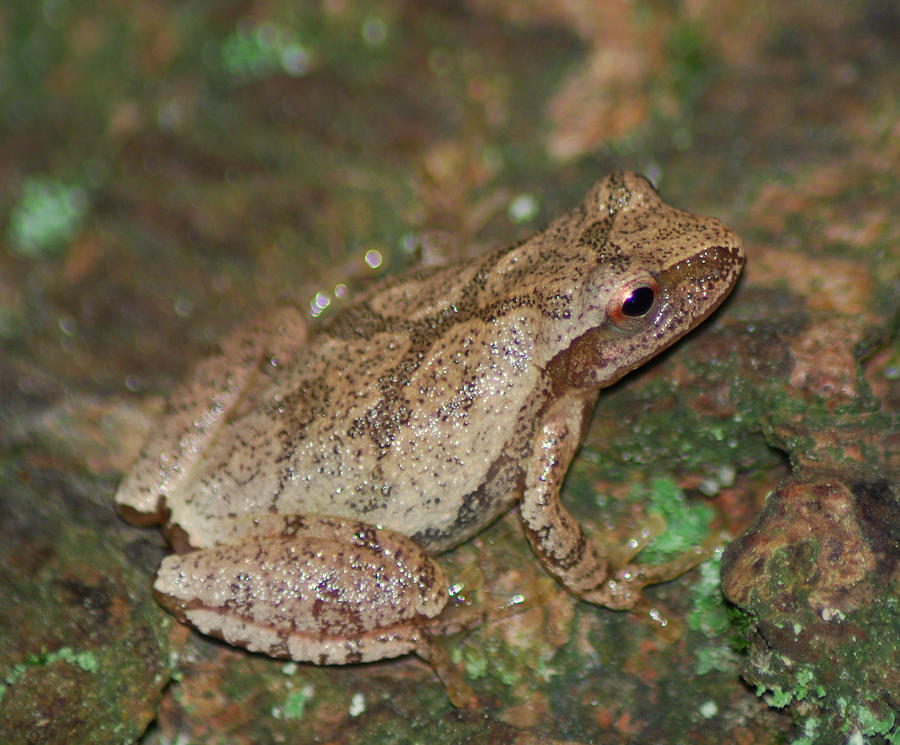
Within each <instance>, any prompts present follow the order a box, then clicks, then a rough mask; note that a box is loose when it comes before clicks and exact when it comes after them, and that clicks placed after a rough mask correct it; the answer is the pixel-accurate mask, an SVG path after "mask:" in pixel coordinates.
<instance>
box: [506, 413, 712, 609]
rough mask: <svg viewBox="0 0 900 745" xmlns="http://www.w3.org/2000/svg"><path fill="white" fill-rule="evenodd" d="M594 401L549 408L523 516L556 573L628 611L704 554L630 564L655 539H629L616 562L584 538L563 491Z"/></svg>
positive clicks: (572, 586)
mask: <svg viewBox="0 0 900 745" xmlns="http://www.w3.org/2000/svg"><path fill="white" fill-rule="evenodd" d="M593 403H594V401H593V398H592V397H584V398H582V397H575V396H564V397H562V398H560V399H559V400H557V401H556V402H555V403H554V404H553V405H552V406H551V408H550V410H549V411H548V412H547V414H546V416H545V418H544V420H543V422H542V423H541V426H540V427H539V428H538V431H537V436H536V438H535V441H534V446H533V452H532V458H531V460H530V463H529V468H528V472H527V474H526V482H525V490H524V494H523V496H522V500H521V503H520V514H521V518H522V522H523V524H524V526H525V532H526V534H527V535H528V538H529V540H530V541H531V545H532V547H533V548H534V551H535V553H537V555H538V556H539V557H540V559H541V560H542V562H543V563H544V565H545V566H546V567H547V569H548V571H550V573H551V574H553V575H554V576H555V577H556V578H557V579H559V581H560V582H562V584H563V585H565V586H566V587H567V588H568V589H569V590H570V591H571V592H573V593H574V594H576V595H578V596H579V597H580V598H582V599H584V600H587V601H588V602H590V603H596V604H598V605H603V606H606V607H608V608H613V609H616V610H624V609H628V608H633V607H634V606H635V605H636V604H637V603H638V602H639V601H640V600H641V590H642V589H643V588H644V587H646V586H647V585H652V584H656V583H658V582H665V581H667V580H670V579H674V578H675V577H677V576H679V575H681V574H683V573H684V572H685V571H687V570H688V569H690V568H691V567H693V566H695V565H696V564H698V563H699V562H700V561H701V560H702V559H703V556H704V554H703V552H702V551H697V552H690V553H687V554H685V555H683V556H681V557H677V558H676V559H674V560H673V561H671V562H668V563H664V564H655V565H643V564H632V563H629V560H630V559H631V557H633V556H634V555H635V554H636V553H637V552H638V551H639V550H640V549H641V548H643V545H645V544H646V542H647V539H648V538H649V539H652V538H653V537H654V535H652V534H646V535H644V536H642V537H641V539H638V538H635V539H633V540H632V541H630V543H631V544H632V547H631V550H627V551H625V552H618V553H619V555H620V557H621V558H619V560H618V562H616V563H614V562H613V561H611V560H608V559H607V558H606V557H604V556H602V555H601V553H600V552H599V551H598V549H597V547H596V546H594V544H593V543H592V542H591V541H590V540H588V538H587V537H586V536H585V534H584V532H583V531H582V530H581V526H580V525H579V524H578V522H577V521H576V520H575V518H574V517H572V515H571V514H570V513H569V511H568V510H566V508H565V507H564V506H563V504H562V502H561V501H560V498H559V490H560V486H561V485H562V481H563V479H564V477H565V475H566V471H567V470H568V468H569V463H570V462H571V460H572V457H573V455H574V454H575V451H576V450H577V449H578V446H579V443H580V441H581V433H582V431H583V429H584V426H585V424H586V421H587V418H588V416H589V415H590V412H591V409H592V408H593ZM642 540H643V543H642Z"/></svg>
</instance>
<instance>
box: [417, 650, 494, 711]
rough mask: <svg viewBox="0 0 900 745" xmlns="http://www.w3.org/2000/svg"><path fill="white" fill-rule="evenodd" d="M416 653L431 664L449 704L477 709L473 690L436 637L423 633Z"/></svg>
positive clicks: (461, 707) (477, 704)
mask: <svg viewBox="0 0 900 745" xmlns="http://www.w3.org/2000/svg"><path fill="white" fill-rule="evenodd" d="M416 654H417V655H418V656H419V657H421V658H422V659H423V660H425V662H427V663H428V664H429V665H431V668H432V669H433V670H434V672H435V673H436V674H437V676H438V678H440V680H441V683H443V685H444V690H445V691H447V698H449V699H450V703H451V704H453V705H454V706H455V707H456V708H457V709H477V708H478V707H479V703H478V698H477V696H476V695H475V692H474V691H473V690H472V689H471V688H470V687H469V685H468V683H466V681H465V680H464V679H463V676H462V673H461V672H460V671H459V668H458V667H456V665H454V664H453V662H452V661H451V660H450V655H448V654H447V650H446V649H444V647H443V646H441V643H440V642H439V641H438V640H437V639H432V638H431V637H429V636H427V635H423V637H422V638H421V639H420V640H419V643H418V645H417V646H416Z"/></svg>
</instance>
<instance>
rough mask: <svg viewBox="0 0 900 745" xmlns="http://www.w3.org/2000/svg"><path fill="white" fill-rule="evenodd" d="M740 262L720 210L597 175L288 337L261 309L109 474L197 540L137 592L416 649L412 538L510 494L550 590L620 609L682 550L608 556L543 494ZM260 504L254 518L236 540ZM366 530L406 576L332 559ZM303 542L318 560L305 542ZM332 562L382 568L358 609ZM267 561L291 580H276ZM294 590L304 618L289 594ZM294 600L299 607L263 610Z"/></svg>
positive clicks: (248, 621)
mask: <svg viewBox="0 0 900 745" xmlns="http://www.w3.org/2000/svg"><path fill="white" fill-rule="evenodd" d="M743 261H744V256H743V251H742V247H741V242H740V239H739V238H738V237H737V236H735V235H734V234H733V233H731V232H730V231H729V230H728V229H727V228H725V227H724V226H723V225H722V224H721V223H720V222H718V221H717V220H713V219H707V218H699V217H695V216H693V215H690V214H688V213H685V212H681V211H679V210H676V209H674V208H671V207H668V206H667V205H665V204H663V203H662V202H661V201H660V199H659V197H658V195H657V194H656V192H655V191H654V190H653V188H652V187H651V186H650V185H649V184H648V183H647V182H646V181H645V180H644V179H643V178H641V177H640V176H636V175H634V174H628V173H620V174H614V175H612V176H610V177H608V178H607V179H605V180H603V181H601V182H598V183H597V184H596V185H595V186H594V187H593V188H592V189H591V191H590V192H589V193H588V195H587V197H586V198H585V200H584V201H583V202H582V203H581V204H580V205H579V206H578V207H576V208H575V209H574V210H573V211H572V212H570V213H568V214H566V215H564V216H563V217H561V218H559V219H557V220H555V221H554V222H552V223H551V224H550V225H549V226H548V227H547V228H546V229H545V230H543V231H542V232H540V233H538V234H537V235H535V236H534V237H533V238H531V239H530V240H527V241H524V242H522V243H519V244H516V245H513V246H509V247H506V248H501V249H498V250H495V251H493V252H490V253H488V254H485V255H484V256H482V257H479V258H477V259H475V260H469V261H465V262H460V263H456V264H452V265H449V266H445V267H439V268H431V269H427V270H424V271H419V272H414V273H410V274H406V275H401V276H398V277H395V278H393V279H390V280H388V281H387V282H385V283H383V284H382V285H380V286H379V287H378V288H376V289H374V290H373V291H372V292H370V293H368V294H366V295H364V296H362V297H360V298H359V299H358V300H357V301H356V302H355V303H353V304H352V305H350V306H348V307H346V308H344V309H343V310H342V311H341V312H340V313H338V314H336V315H335V316H334V317H333V318H332V319H331V320H330V321H329V322H327V323H325V324H323V325H322V326H321V327H320V328H319V329H318V330H316V332H315V333H314V334H313V335H312V337H311V338H310V339H309V340H308V341H307V342H305V343H304V337H305V333H304V326H303V324H302V321H301V320H299V318H298V317H296V316H294V315H292V314H291V311H290V310H285V311H282V315H281V316H280V317H279V318H278V319H277V321H276V322H275V323H274V324H273V326H272V327H271V330H270V331H269V332H266V331H265V329H260V328H257V329H256V330H255V331H254V332H253V333H250V334H247V335H246V337H245V338H244V339H242V340H240V341H234V342H229V345H230V347H229V349H223V351H222V354H221V355H219V357H218V358H217V360H218V362H217V363H216V364H213V363H212V362H210V363H205V364H204V366H202V367H201V370H200V371H199V373H198V375H197V376H195V378H194V379H192V381H191V382H190V383H189V384H188V385H186V386H185V387H184V388H183V389H182V390H181V391H180V392H178V393H176V394H175V396H174V398H173V404H172V406H171V413H170V416H169V418H168V419H167V420H165V421H164V422H163V424H162V425H161V427H160V429H159V430H158V432H157V433H156V435H155V436H154V437H152V438H151V440H150V441H149V442H148V444H147V446H146V447H145V450H144V452H143V454H142V457H141V459H140V460H139V462H138V463H137V464H136V466H135V469H134V470H133V471H132V473H131V474H130V475H129V476H128V477H127V478H126V479H125V481H123V484H122V486H121V487H120V490H119V494H118V495H117V502H118V503H119V505H120V507H122V508H123V509H124V510H127V511H128V512H129V514H135V513H136V514H139V515H143V516H144V517H145V519H146V518H149V519H151V520H153V519H156V520H161V519H164V518H167V522H168V528H169V531H170V533H171V532H178V533H180V534H182V535H183V536H184V538H185V541H186V543H187V544H189V546H190V547H192V548H196V549H204V550H203V551H201V552H199V554H200V555H199V556H198V555H197V554H189V555H187V556H185V557H170V558H168V559H166V560H165V562H164V563H163V566H162V568H161V570H160V574H159V577H158V578H157V582H156V585H155V587H156V590H157V592H158V593H159V595H160V596H161V598H163V599H164V600H163V602H164V603H165V604H166V606H167V607H169V608H171V609H173V610H174V611H175V612H177V613H179V615H181V616H182V617H185V618H187V619H188V620H189V621H191V622H192V623H194V624H195V625H196V626H198V628H200V629H201V630H203V631H205V632H207V633H214V634H218V635H220V636H222V637H224V638H225V639H226V640H228V641H230V642H232V643H235V644H239V645H241V646H246V647H248V648H250V649H254V650H258V651H264V652H267V653H269V654H279V655H281V654H284V653H285V651H287V652H288V654H289V656H292V657H294V659H304V660H312V661H325V662H342V661H343V662H349V661H357V660H372V659H378V658H382V657H388V656H394V655H396V654H402V653H404V652H408V651H410V650H415V651H417V652H419V653H420V654H422V655H423V656H426V657H430V658H433V657H434V652H433V650H432V649H431V648H430V647H429V646H428V645H427V643H426V642H424V641H423V634H422V629H423V628H427V630H429V631H431V632H432V633H433V632H434V631H435V630H436V628H437V626H436V625H435V624H436V621H435V620H430V621H429V620H428V619H435V617H436V616H437V615H438V614H439V613H440V612H441V609H442V608H443V606H444V605H445V603H446V600H447V595H446V583H445V581H444V580H443V574H442V573H441V574H438V573H439V572H440V569H439V567H437V565H436V564H435V563H434V561H433V559H431V558H430V557H429V556H428V554H433V553H436V552H440V551H443V550H446V549H448V548H451V547H452V546H454V545H456V544H458V543H460V542H461V541H464V540H466V539H467V538H469V537H471V536H472V535H474V534H475V533H477V532H478V531H480V530H482V529H483V528H484V527H485V526H486V525H488V524H489V523H490V522H491V521H492V520H494V519H495V518H496V517H497V516H498V515H499V514H501V513H502V512H504V511H505V510H507V509H509V508H510V507H511V506H512V505H514V504H516V503H518V505H519V508H520V514H521V517H522V522H523V525H524V527H525V531H526V534H527V535H528V537H529V539H530V541H531V543H532V546H533V547H534V549H535V552H536V553H537V554H538V556H539V557H540V558H541V560H542V562H543V563H544V564H545V566H546V567H547V568H548V570H549V571H550V572H551V573H553V574H554V575H555V576H556V577H557V578H558V579H559V580H560V581H561V582H562V583H563V584H564V585H565V586H566V587H568V588H569V589H570V590H572V591H573V592H574V593H576V594H577V595H579V596H580V597H582V598H584V599H587V600H590V601H591V602H596V603H601V604H604V605H607V606H610V607H614V608H627V607H632V606H633V605H634V603H635V602H636V601H637V599H638V597H639V591H640V589H641V588H642V587H643V586H645V585H646V584H649V583H651V582H656V581H660V580H662V579H668V578H670V577H671V576H673V574H674V573H678V572H680V571H683V570H684V568H686V566H688V565H689V564H690V563H693V562H696V557H694V558H691V559H690V561H687V560H686V561H684V562H681V563H678V562H676V563H675V564H674V565H672V566H669V567H667V568H664V569H659V568H653V569H647V568H645V567H641V566H636V565H629V566H626V567H620V568H617V569H615V570H611V569H610V567H609V566H608V563H607V562H606V561H605V560H604V558H603V557H602V556H601V555H600V554H599V552H598V551H597V550H596V549H595V547H594V546H593V545H592V544H591V543H590V542H588V541H587V540H586V539H585V536H584V534H583V533H582V531H581V529H580V527H579V525H578V524H577V522H575V520H574V519H573V518H572V517H571V516H570V515H569V513H568V512H567V511H566V509H565V508H564V507H563V505H562V504H561V503H560V501H559V488H560V485H561V483H562V480H563V477H564V476H565V472H566V470H567V468H568V465H569V463H570V461H571V459H572V456H573V454H574V453H575V451H576V449H577V448H578V445H579V443H580V439H581V435H582V432H583V430H584V426H585V423H586V421H587V418H588V415H589V413H590V411H591V409H592V407H593V405H594V403H595V401H596V399H597V395H598V393H599V390H600V389H601V388H602V387H604V386H607V385H610V384H612V383H614V382H615V381H617V380H618V379H619V378H620V377H622V375H624V374H625V373H627V372H628V371H630V370H632V369H634V368H635V367H637V366H638V365H640V364H642V363H643V362H644V361H646V360H647V359H649V358H650V357H652V356H654V355H655V354H657V353H658V352H660V351H661V350H662V349H664V348H665V347H667V346H669V345H670V344H671V343H673V342H674V341H675V340H677V339H678V338H679V337H681V336H682V335H683V334H684V333H686V332H687V331H689V330H690V329H691V328H693V327H694V326H695V325H697V324H698V323H700V322H701V321H702V320H703V319H704V318H706V317H707V316H708V315H709V314H710V313H711V312H712V311H713V310H714V309H715V307H716V306H717V305H718V304H719V303H720V302H721V300H722V299H723V298H724V297H725V296H726V295H727V294H728V292H730V290H731V288H732V287H733V285H734V283H735V282H736V280H737V277H738V275H739V273H740V270H741V267H742V265H743ZM230 358H232V359H237V360H239V364H238V365H237V369H235V366H233V365H232V366H227V362H228V360H229V359H230ZM222 363H225V364H224V365H223V364H222ZM220 368H222V370H224V371H220ZM260 516H266V520H271V519H274V520H276V522H275V523H270V522H267V523H266V526H267V527H266V529H265V530H263V531H262V532H260V529H258V528H254V527H253V525H254V524H255V523H258V522H259V520H258V518H260ZM311 516H320V517H316V518H312V517H311ZM322 519H324V520H326V523H327V527H325V526H323V525H321V524H318V523H316V526H317V527H316V528H315V529H314V530H312V531H309V530H305V531H301V533H302V535H298V534H293V533H291V532H290V530H288V528H287V527H286V526H287V525H289V524H290V521H291V520H300V521H301V522H303V524H307V521H308V520H313V521H315V520H322ZM279 520H280V521H282V522H277V521H279ZM285 521H287V522H285ZM334 525H339V526H340V530H338V534H339V535H340V536H343V538H341V537H336V534H335V533H334V530H333V527H334ZM375 525H377V526H379V528H378V529H375V528H373V527H371V526H375ZM320 529H321V530H323V531H324V532H325V533H327V536H318V535H317V534H316V531H318V530H320ZM373 530H374V531H375V534H377V535H378V536H379V538H378V540H377V541H376V543H378V544H379V545H381V544H382V543H385V542H386V543H390V545H391V546H395V545H397V546H398V545H400V543H402V545H403V546H404V548H403V553H404V555H405V556H407V560H408V566H407V568H406V569H403V570H402V571H398V570H397V565H396V555H394V554H395V553H396V550H397V549H396V548H393V549H391V550H369V549H367V551H368V553H366V555H365V558H360V557H359V556H357V555H356V554H353V555H352V556H351V555H350V554H348V553H347V551H348V546H350V545H351V544H352V543H353V541H352V540H348V539H347V536H348V535H356V534H357V533H359V532H360V531H364V532H366V531H373ZM286 531H287V532H286ZM404 536H408V537H409V539H411V540H409V539H407V538H404ZM322 540H326V541H327V544H321V543H319V542H320V541H322ZM396 541H399V542H400V543H396V544H395V542H396ZM269 544H272V545H276V544H277V545H278V546H282V548H283V551H282V554H279V556H282V558H281V559H279V558H277V557H276V556H275V555H273V554H271V553H270V552H269V551H268V549H269ZM324 545H327V549H325V548H323V546H324ZM287 550H293V551H294V552H295V559H296V563H294V564H291V561H289V560H286V559H283V556H284V551H287ZM210 552H211V553H210ZM323 552H324V553H326V554H327V553H328V552H330V554H331V555H332V556H333V558H334V560H333V561H332V562H331V564H326V565H320V564H316V561H318V560H314V559H313V558H312V557H314V556H317V555H321V554H323ZM200 556H202V557H203V558H202V559H201V558H200ZM354 561H356V562H357V563H359V564H360V565H362V564H364V565H365V566H366V567H367V569H366V570H365V572H368V573H369V574H379V573H382V574H384V576H385V577H387V576H388V575H390V576H391V579H385V580H384V582H383V583H382V584H381V585H379V589H378V593H376V594H381V595H382V596H384V597H385V598H386V599H385V600H384V601H383V602H381V603H379V604H377V607H375V608H374V609H373V608H371V607H369V606H370V605H371V603H372V602H373V600H372V599H371V597H370V596H369V595H367V594H366V592H363V591H362V589H361V588H362V585H361V583H362V584H365V583H364V582H363V580H362V579H361V578H360V577H359V576H356V575H352V572H351V571H350V569H349V568H348V567H349V566H350V565H351V564H353V562H354ZM199 562H202V564H201V563H199ZM287 566H291V567H292V569H293V571H294V574H295V575H298V576H301V575H302V579H299V580H296V581H292V584H290V586H289V587H288V586H287V585H284V583H283V576H284V572H285V571H286V569H285V567H287ZM365 572H364V574H365ZM351 575H352V576H351ZM379 576H380V575H379ZM236 577H239V578H240V579H239V580H238V579H236ZM278 582H282V584H281V585H279V586H280V587H281V590H282V592H281V593H280V594H279V592H278V591H276V590H275V589H273V585H275V584H277V583H278ZM236 588H237V589H239V590H240V592H235V589H236ZM323 588H327V592H325V591H324V589H323ZM389 588H394V590H396V592H394V591H391V592H388V589H389ZM407 591H409V592H411V593H412V595H416V593H418V597H419V601H417V602H418V604H417V603H414V602H412V600H411V599H410V598H411V597H412V595H410V596H408V595H407V594H406V593H407ZM317 593H318V594H319V595H322V597H320V598H318V600H319V604H318V606H317V608H318V610H316V611H315V612H313V611H310V610H309V609H308V608H306V607H305V606H304V605H303V603H305V602H306V600H305V599H304V598H303V597H302V596H310V595H316V594H317ZM234 595H240V598H241V599H240V601H239V602H238V601H237V600H236V599H235V598H234V597H233V596H234ZM326 596H327V597H326ZM401 596H402V598H401ZM317 597H318V596H317ZM297 598H301V600H300V601H298V602H299V605H297V606H296V607H294V608H293V610H292V611H291V612H293V613H297V614H300V615H302V616H303V619H302V620H296V619H295V620H294V621H292V622H288V621H287V620H286V619H285V618H283V614H282V617H280V618H279V620H278V621H277V622H274V621H273V620H272V619H273V611H272V609H273V608H275V607H278V608H280V610H281V611H283V610H284V608H283V606H284V603H285V602H288V600H290V602H294V601H295V600H297ZM322 603H334V604H335V605H334V608H335V610H333V611H328V612H327V613H326V612H325V611H323V610H322V607H323V606H322ZM267 604H268V605H267ZM276 615H277V614H276ZM339 617H344V618H347V619H354V620H353V622H352V623H350V622H349V621H346V620H345V621H339V620H337V619H338V618H339ZM363 618H364V619H365V620H364V621H363V620H360V619H363ZM438 620H439V619H438ZM429 624H431V625H430V626H429ZM361 640H365V644H361ZM323 650H324V651H323Z"/></svg>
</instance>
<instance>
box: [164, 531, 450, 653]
mask: <svg viewBox="0 0 900 745" xmlns="http://www.w3.org/2000/svg"><path fill="white" fill-rule="evenodd" d="M250 522H251V523H252V525H250V526H249V527H248V529H247V530H246V531H243V535H241V536H240V537H239V538H238V540H237V541H236V542H232V543H229V544H227V545H219V546H215V547H213V548H209V549H204V550H201V551H194V552H192V553H189V554H184V555H181V556H170V557H167V558H166V559H165V560H164V561H163V563H162V565H161V567H160V570H159V573H158V575H157V579H156V583H155V584H154V589H155V590H156V592H157V596H158V597H159V600H160V602H161V603H162V604H163V605H164V606H165V607H166V608H168V609H169V610H171V611H172V612H173V613H175V614H176V615H177V616H179V617H180V618H182V619H184V620H186V621H188V622H189V623H191V624H192V625H193V626H195V627H196V628H197V629H199V630H200V631H202V632H203V633H206V634H210V635H212V636H216V637H219V638H221V639H224V640H225V641H227V642H228V643H230V644H234V645H236V646H240V647H245V648H247V649H249V650H250V651H253V652H262V653H264V654H268V655H271V656H273V657H288V658H291V659H294V660H298V661H307V662H316V663H319V664H344V663H350V662H366V661H371V660H378V659H384V658H389V657H397V656H399V655H403V654H407V653H409V652H418V653H422V652H423V650H428V648H429V645H428V640H427V638H426V637H425V635H424V634H423V632H422V630H421V627H422V625H423V624H424V623H425V622H426V621H427V620H428V619H430V618H433V617H435V616H437V615H438V614H439V613H440V612H441V610H443V608H444V606H445V605H446V603H447V589H448V588H447V581H446V578H445V576H444V573H443V571H442V570H441V568H440V566H438V565H437V563H436V562H434V561H433V560H432V559H431V558H429V557H428V556H427V555H426V554H425V552H424V551H423V550H422V549H421V548H420V547H419V546H418V545H417V544H415V543H413V542H412V541H410V540H409V539H408V538H406V537H404V536H401V535H399V534H397V533H393V532H391V531H387V530H379V529H377V528H374V527H372V526H369V525H366V524H364V523H360V522H357V521H354V520H341V519H332V518H324V517H302V516H275V515H273V516H264V517H262V518H260V519H257V520H252V521H250ZM238 532H240V531H238ZM427 654H428V652H427V651H426V652H425V655H427Z"/></svg>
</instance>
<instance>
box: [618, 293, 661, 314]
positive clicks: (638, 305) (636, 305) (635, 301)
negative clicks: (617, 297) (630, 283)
mask: <svg viewBox="0 0 900 745" xmlns="http://www.w3.org/2000/svg"><path fill="white" fill-rule="evenodd" d="M653 297H654V296H653V290H651V289H650V288H649V287H636V288H635V289H634V291H633V292H632V293H631V294H630V295H629V296H628V297H627V298H625V301H624V302H623V303H622V312H623V313H624V314H625V315H626V316H628V317H629V318H640V317H641V316H642V315H644V314H645V313H646V312H647V311H648V310H650V307H651V306H652V305H653Z"/></svg>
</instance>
